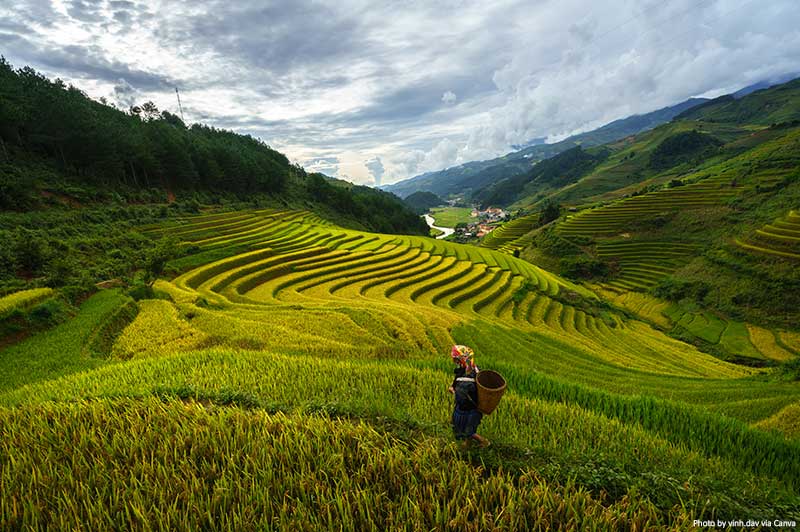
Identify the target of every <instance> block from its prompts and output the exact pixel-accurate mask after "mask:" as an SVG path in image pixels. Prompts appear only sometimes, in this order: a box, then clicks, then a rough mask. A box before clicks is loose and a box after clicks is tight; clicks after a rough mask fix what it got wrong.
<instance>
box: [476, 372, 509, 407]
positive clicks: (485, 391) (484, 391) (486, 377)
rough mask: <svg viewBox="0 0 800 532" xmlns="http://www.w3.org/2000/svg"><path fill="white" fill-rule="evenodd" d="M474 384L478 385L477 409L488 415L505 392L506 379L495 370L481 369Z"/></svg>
mask: <svg viewBox="0 0 800 532" xmlns="http://www.w3.org/2000/svg"><path fill="white" fill-rule="evenodd" d="M475 384H477V386H478V410H480V411H481V413H483V414H484V415H487V416H488V415H489V414H491V413H492V412H494V409H495V408H497V404H498V403H499V402H500V399H501V398H502V397H503V394H504V393H505V392H506V380H505V379H504V378H503V376H502V375H500V374H499V373H497V372H496V371H492V370H483V371H479V372H478V377H477V378H476V379H475Z"/></svg>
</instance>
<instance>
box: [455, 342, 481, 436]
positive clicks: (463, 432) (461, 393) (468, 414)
mask: <svg viewBox="0 0 800 532" xmlns="http://www.w3.org/2000/svg"><path fill="white" fill-rule="evenodd" d="M450 356H451V358H452V359H453V363H455V365H456V367H455V368H454V370H453V373H454V375H455V376H454V378H453V384H451V385H450V388H449V389H448V391H449V392H450V393H452V394H453V395H454V396H455V407H454V408H453V433H454V434H455V436H456V439H457V440H464V446H465V447H466V446H468V445H469V443H470V441H474V442H476V443H477V444H478V445H479V446H480V447H488V446H489V445H491V443H490V442H489V440H487V439H486V438H484V437H483V436H481V435H479V434H477V430H478V425H480V424H481V418H483V414H481V412H480V411H479V410H478V387H477V385H476V384H475V377H476V376H477V375H478V366H476V365H475V361H474V360H473V359H474V357H475V352H474V351H473V350H472V348H470V347H467V346H465V345H454V346H453V349H452V350H451V351H450Z"/></svg>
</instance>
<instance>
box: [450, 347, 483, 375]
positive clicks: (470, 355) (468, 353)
mask: <svg viewBox="0 0 800 532" xmlns="http://www.w3.org/2000/svg"><path fill="white" fill-rule="evenodd" d="M450 357H451V358H452V359H453V362H455V363H456V364H458V365H459V366H461V367H462V368H464V369H465V370H467V373H470V372H472V371H477V369H478V366H476V365H475V361H474V360H473V359H474V358H475V351H473V350H472V348H471V347H467V346H466V345H454V346H453V349H452V350H451V351H450Z"/></svg>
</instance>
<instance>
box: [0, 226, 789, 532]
mask: <svg viewBox="0 0 800 532" xmlns="http://www.w3.org/2000/svg"><path fill="white" fill-rule="evenodd" d="M148 231H149V232H150V233H151V234H153V235H154V236H162V235H171V236H174V237H175V238H177V239H179V240H180V241H182V243H183V244H182V245H184V246H188V247H190V248H191V249H192V251H193V253H192V254H191V255H189V256H188V257H182V258H180V259H177V260H176V261H174V263H173V264H172V266H173V267H179V268H180V269H181V272H182V273H180V274H179V275H178V276H177V277H175V278H174V279H172V280H169V281H168V280H160V281H158V282H156V284H155V288H156V289H157V291H159V292H160V293H161V294H162V295H167V296H168V297H169V298H168V299H153V300H144V301H141V302H140V303H139V305H138V314H137V315H135V316H132V317H131V319H130V321H129V323H128V325H127V326H125V327H124V328H123V329H122V330H121V331H120V333H119V334H117V335H115V336H114V338H115V339H114V341H113V345H111V346H110V349H109V351H108V358H106V359H101V358H97V357H92V356H86V354H85V353H84V354H83V355H81V353H82V352H81V345H82V344H83V343H86V342H87V340H86V339H87V338H89V337H97V336H103V335H102V334H99V333H98V331H105V330H107V324H108V323H109V322H114V321H115V320H114V316H116V314H117V312H118V309H120V308H124V307H125V306H126V305H128V304H130V301H129V300H127V301H126V299H125V298H124V297H123V296H121V294H119V293H118V292H114V291H106V292H100V293H99V294H97V295H95V296H94V297H93V298H91V299H90V300H89V301H87V302H86V303H84V306H83V307H82V308H81V312H80V314H79V316H78V317H77V318H76V320H77V321H75V322H74V323H73V322H67V323H66V324H64V325H63V326H60V327H58V328H56V329H54V330H53V331H50V332H49V333H50V334H49V335H42V336H36V337H33V338H30V339H28V340H26V341H25V342H23V343H22V344H20V345H19V346H15V349H16V350H15V351H13V352H9V351H6V352H0V361H3V362H4V363H5V362H9V361H10V362H9V363H10V364H14V363H16V362H15V361H16V360H17V359H19V360H24V358H25V357H24V356H23V355H24V354H25V353H28V352H33V351H36V352H39V353H41V356H42V357H45V358H46V357H50V358H49V359H48V360H57V357H58V356H63V357H67V358H69V360H70V363H74V361H75V360H76V359H78V358H79V355H81V356H84V358H83V359H81V360H83V362H82V365H74V364H73V366H69V367H68V368H67V369H66V370H64V368H58V371H56V370H55V369H53V370H52V371H49V372H44V373H39V374H36V373H32V372H28V371H23V372H22V373H23V375H24V378H22V380H17V381H15V382H10V381H9V382H5V381H3V380H2V379H0V385H2V386H0V421H2V422H0V427H1V428H0V430H2V431H3V438H0V488H1V489H0V520H1V521H2V522H4V523H10V524H11V526H12V528H34V529H35V528H47V527H50V528H59V527H61V528H69V527H73V528H74V527H75V526H76V525H75V524H76V523H81V526H86V527H89V528H93V529H108V528H113V527H114V526H115V525H116V526H119V524H120V523H124V525H125V527H126V528H143V527H144V526H145V525H146V524H147V523H150V522H159V523H164V526H165V527H177V528H181V527H184V528H189V529H194V528H200V529H205V528H208V529H212V528H215V526H217V525H219V524H220V523H222V524H224V525H225V526H229V527H231V528H265V527H266V528H269V527H277V528H282V529H288V528H293V527H294V528H299V529H315V528H319V527H323V528H325V527H330V525H331V524H332V523H346V524H347V526H349V527H352V528H354V529H378V528H380V525H381V524H383V525H384V526H385V525H386V524H387V523H389V524H391V525H396V526H399V527H403V526H408V527H409V528H414V529H436V528H448V527H455V528H463V527H462V526H461V525H468V523H465V522H464V521H463V520H461V521H459V519H460V517H459V515H460V513H459V510H460V509H463V507H462V506H461V505H460V504H458V503H457V502H454V499H453V493H452V491H451V490H436V489H433V491H432V489H431V488H430V486H442V485H445V486H461V488H459V489H461V490H462V491H460V492H459V493H461V495H460V496H459V497H457V498H456V499H455V501H461V500H469V501H473V502H470V504H471V505H472V506H471V508H473V509H474V510H475V511H476V512H478V513H479V514H480V523H476V522H475V521H474V520H473V521H472V524H474V525H475V526H474V527H473V529H475V530H478V529H497V528H500V529H503V528H505V529H529V528H531V527H533V528H534V529H535V528H540V529H563V528H566V529H575V530H580V529H585V528H587V527H589V528H591V527H595V528H600V529H608V530H612V529H619V528H629V529H689V528H690V527H691V523H692V520H693V519H694V518H697V517H701V516H706V517H710V516H713V515H718V514H719V513H725V515H727V514H732V515H731V517H733V514H734V513H735V512H736V511H743V510H742V508H744V509H747V510H748V515H758V516H761V515H762V514H763V515H764V516H766V515H767V514H769V513H771V512H774V511H777V510H778V509H780V510H782V511H785V512H786V513H788V516H793V515H800V504H798V503H797V500H796V499H797V498H796V495H795V494H796V490H797V489H800V482H798V478H800V461H798V459H797V457H798V456H800V444H798V443H797V442H796V441H794V440H787V439H785V438H784V437H783V436H782V435H779V434H777V433H768V432H764V431H762V430H760V429H757V428H755V427H756V426H759V424H765V425H764V426H768V427H769V428H770V429H775V430H778V431H782V432H784V433H785V434H790V433H791V431H792V430H793V428H792V421H791V420H792V419H793V418H792V413H793V412H794V410H792V408H794V407H793V405H794V404H795V403H796V402H797V397H798V391H799V390H798V386H797V383H793V382H788V381H779V380H772V379H770V378H769V376H768V375H762V374H759V373H758V372H757V371H756V370H753V369H751V368H748V367H743V366H738V365H734V364H730V363H727V362H724V361H721V360H719V359H716V358H714V357H711V356H710V355H707V354H704V353H701V352H700V351H698V350H696V349H695V348H693V347H691V346H689V345H687V344H685V343H681V342H679V341H677V340H674V339H672V338H669V337H667V336H665V335H664V334H662V333H660V332H658V331H655V330H654V329H652V328H651V327H650V326H649V325H647V324H645V323H643V322H640V321H636V320H633V319H630V318H628V317H626V316H625V315H624V314H622V313H618V312H615V311H614V310H611V309H609V308H607V307H604V306H602V305H599V304H598V301H597V299H596V296H595V295H594V294H593V293H592V292H590V291H588V290H586V289H584V288H582V287H579V286H576V285H573V284H572V283H570V282H568V281H565V280H563V279H561V278H559V277H557V276H555V275H553V274H550V273H548V272H546V271H544V270H541V269H539V268H537V267H535V266H533V265H531V264H529V263H527V262H524V261H520V260H519V259H516V258H514V257H513V256H509V255H508V254H505V253H502V252H498V251H495V250H491V249H487V248H479V247H474V246H461V245H458V244H452V243H448V242H442V241H437V240H434V239H430V238H425V237H415V236H395V235H381V234H372V233H366V232H359V231H351V230H346V229H342V228H338V227H336V226H333V225H331V224H329V223H326V222H324V221H322V220H320V219H319V218H317V217H316V216H314V215H312V214H310V213H305V212H286V211H271V210H260V211H252V212H246V213H241V212H239V213H225V214H214V215H205V216H199V217H195V218H189V219H186V220H183V221H181V222H179V223H175V224H171V225H169V226H165V227H151V228H148ZM224 253H227V255H225V254H224ZM724 334H725V333H724V331H722V332H721V333H720V337H721V338H722V337H724ZM452 343H465V344H467V345H470V346H472V347H474V348H475V349H476V352H477V353H478V364H479V365H480V366H481V367H484V368H487V367H488V368H493V369H497V370H499V371H501V372H502V373H503V374H504V375H505V376H506V378H507V380H508V383H509V391H508V392H507V394H506V396H505V397H504V399H503V403H502V405H501V408H500V409H498V411H497V412H496V413H495V414H492V416H491V417H490V418H487V419H486V420H485V422H484V424H483V425H482V426H481V431H482V432H483V433H484V434H485V435H487V436H488V437H489V438H491V439H492V440H494V441H495V442H496V445H495V446H493V447H492V448H491V449H492V450H490V451H488V453H487V454H482V455H481V456H479V457H477V458H475V459H474V460H475V462H473V463H470V462H469V460H472V458H469V457H464V455H461V454H459V453H457V452H456V451H455V447H454V446H452V445H451V444H450V443H448V440H449V438H450V435H449V434H448V427H447V424H448V421H447V419H448V415H449V407H450V401H451V398H450V396H449V395H448V394H447V393H446V385H447V384H448V383H449V379H450V376H451V373H450V371H451V364H450V362H449V361H448V357H447V356H446V353H447V352H448V348H449V346H450V345H451V344H452ZM65 346H67V347H69V349H64V347H65ZM48 349H49V350H50V351H53V352H49V351H48ZM73 349H74V350H77V351H76V352H75V353H73V352H72V351H71V350H73ZM55 350H58V353H56V352H55ZM9 353H10V354H11V356H12V357H15V358H8V357H9ZM59 353H61V354H60V355H59ZM33 362H36V361H31V363H33ZM23 369H27V366H25V367H24V368H23ZM56 377H58V378H56ZM720 414H724V416H721V415H720ZM164 434H167V435H169V438H165V437H164ZM65 441H66V442H69V445H67V446H64V445H63V442H65ZM12 451H13V452H14V453H15V458H14V460H6V459H4V457H6V456H11V454H10V453H11V452H12ZM97 453H103V456H104V458H103V460H99V461H98V460H97V458H96V455H97ZM491 453H497V454H491ZM484 460H485V461H484ZM131 475H133V476H131ZM132 478H133V480H131V479H132ZM39 479H49V480H47V481H40V480H39ZM478 479H480V481H478ZM141 486H146V487H147V488H146V489H143V488H141ZM342 490H344V491H342ZM9 493H10V494H12V495H11V496H8V495H6V494H9ZM18 494H19V495H18ZM21 494H25V497H26V499H25V500H27V501H30V502H29V504H25V505H23V504H19V503H18V502H17V501H19V500H21V498H20V497H21V496H22V495H21ZM81 501H83V502H81ZM409 501H415V502H414V503H413V504H411V503H410V502H409ZM417 501H418V502H417ZM753 508H755V510H752V511H749V510H750V509H753ZM254 509H255V510H254ZM490 510H491V511H490ZM467 529H468V528H467Z"/></svg>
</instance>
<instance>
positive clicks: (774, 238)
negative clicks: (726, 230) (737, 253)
mask: <svg viewBox="0 0 800 532" xmlns="http://www.w3.org/2000/svg"><path fill="white" fill-rule="evenodd" d="M736 244H738V245H739V246H740V247H741V248H743V249H746V250H747V251H751V252H754V253H762V254H767V255H771V256H773V257H780V258H782V259H790V260H800V212H798V211H790V212H789V214H787V215H786V216H784V217H783V218H779V219H777V220H775V221H774V222H772V223H771V224H767V225H765V226H764V227H762V228H761V229H756V231H755V232H754V233H753V234H751V235H749V236H748V237H747V238H746V239H743V240H736Z"/></svg>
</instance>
